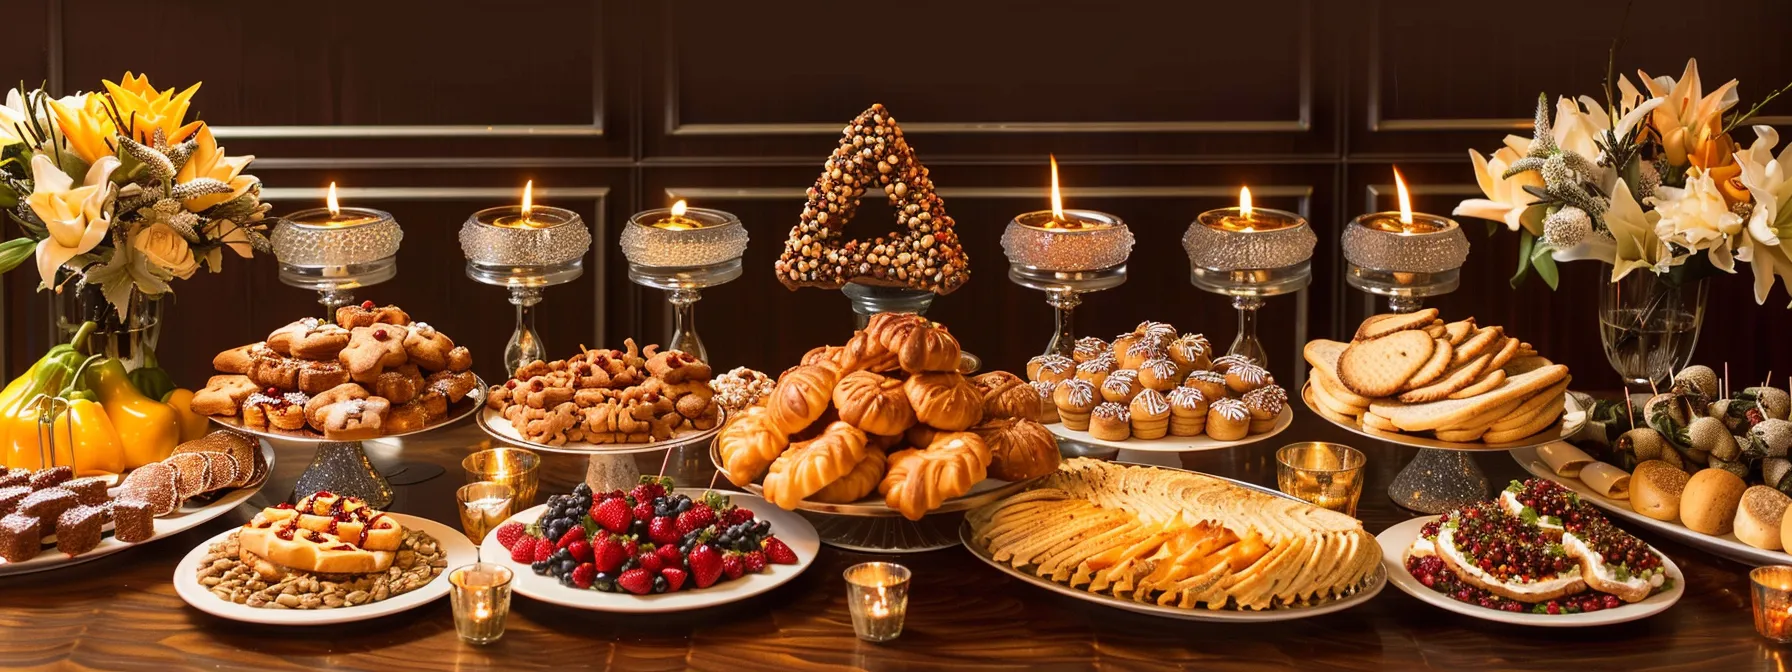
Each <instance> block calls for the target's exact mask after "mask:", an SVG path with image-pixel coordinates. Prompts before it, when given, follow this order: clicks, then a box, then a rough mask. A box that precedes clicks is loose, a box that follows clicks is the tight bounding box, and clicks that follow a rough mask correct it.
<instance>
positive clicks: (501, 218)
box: [460, 205, 591, 373]
mask: <svg viewBox="0 0 1792 672" xmlns="http://www.w3.org/2000/svg"><path fill="white" fill-rule="evenodd" d="M527 212H528V214H527V215H525V214H524V210H523V208H522V207H521V206H515V205H507V206H501V207H496V208H486V209H484V210H480V211H478V212H475V213H473V215H472V216H471V217H468V218H467V221H466V223H465V224H462V225H461V227H460V249H461V253H462V254H465V255H466V257H467V277H469V278H472V279H474V280H476V281H478V282H482V283H485V284H488V285H494V286H497V287H504V288H507V289H509V290H510V303H511V305H513V306H516V328H515V329H514V330H512V331H511V334H510V340H509V341H508V342H506V343H505V344H504V371H505V372H506V373H512V372H515V371H516V370H517V368H518V367H521V366H522V365H524V364H527V363H529V362H533V361H536V360H543V359H546V358H547V357H546V355H547V348H546V347H545V346H543V345H542V343H541V334H540V333H538V332H536V331H535V306H536V305H538V304H540V303H541V300H542V292H543V290H545V289H547V288H548V287H551V286H554V285H560V284H565V283H568V282H571V281H573V280H575V279H577V278H578V277H579V276H581V275H583V274H584V273H585V252H586V251H588V250H590V249H591V231H590V230H588V229H586V228H585V220H584V219H583V218H581V217H579V214H578V213H576V212H573V211H571V210H567V209H564V208H554V207H547V206H540V205H535V206H531V207H530V208H529V210H528V211H527Z"/></svg>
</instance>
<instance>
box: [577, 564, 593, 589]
mask: <svg viewBox="0 0 1792 672" xmlns="http://www.w3.org/2000/svg"><path fill="white" fill-rule="evenodd" d="M595 578H597V566H596V565H593V564H591V563H589V562H586V563H581V564H580V565H579V566H577V567H574V568H572V585H575V586H578V587H580V588H590V587H591V581H592V580H593V579H595Z"/></svg>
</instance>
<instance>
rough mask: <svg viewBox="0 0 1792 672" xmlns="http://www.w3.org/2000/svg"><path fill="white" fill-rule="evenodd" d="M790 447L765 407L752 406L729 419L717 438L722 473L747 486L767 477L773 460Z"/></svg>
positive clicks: (740, 484) (742, 485)
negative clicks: (768, 468) (761, 477)
mask: <svg viewBox="0 0 1792 672" xmlns="http://www.w3.org/2000/svg"><path fill="white" fill-rule="evenodd" d="M789 447H790V442H789V439H787V438H786V437H785V436H784V433H783V432H780V431H778V429H777V428H776V427H773V426H772V423H771V419H770V418H769V417H767V413H766V410H765V408H764V407H762V406H750V407H748V408H747V409H746V410H744V411H741V412H740V414H739V415H736V416H734V417H732V418H729V419H728V424H727V425H725V426H723V427H722V433H721V434H719V435H717V436H716V452H718V453H721V454H722V473H723V474H726V475H727V476H728V480H729V482H731V483H733V484H735V485H737V486H739V487H743V488H744V487H747V484H749V483H752V482H754V481H757V480H759V477H760V476H764V475H765V470H766V467H769V466H771V463H772V460H775V459H778V456H779V455H782V454H784V449H785V448H789Z"/></svg>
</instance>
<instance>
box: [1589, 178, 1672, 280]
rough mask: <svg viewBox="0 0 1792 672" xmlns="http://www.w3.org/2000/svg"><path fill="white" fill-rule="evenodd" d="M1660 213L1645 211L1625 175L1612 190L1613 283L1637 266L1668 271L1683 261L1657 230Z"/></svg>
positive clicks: (1608, 222)
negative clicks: (1631, 193) (1632, 194)
mask: <svg viewBox="0 0 1792 672" xmlns="http://www.w3.org/2000/svg"><path fill="white" fill-rule="evenodd" d="M1660 220H1661V213H1660V212H1656V211H1655V210H1650V211H1648V212H1644V211H1643V206H1642V205H1641V204H1639V203H1637V202H1636V199H1635V198H1633V197H1632V196H1631V195H1630V187H1629V186H1628V185H1626V184H1624V178H1618V186H1617V187H1615V188H1613V189H1612V205H1611V209H1610V210H1607V211H1606V212H1605V226H1606V228H1608V229H1610V230H1611V233H1612V239H1613V241H1614V242H1616V243H1617V251H1616V252H1615V253H1614V254H1613V256H1612V282H1617V281H1619V280H1621V279H1623V277H1624V276H1626V275H1630V272H1631V271H1633V270H1636V269H1639V268H1640V269H1643V270H1645V271H1649V272H1652V273H1660V272H1662V271H1666V270H1667V269H1668V267H1669V266H1673V265H1675V264H1677V263H1680V260H1678V259H1675V258H1674V256H1673V253H1672V252H1671V251H1670V250H1669V249H1668V244H1667V242H1666V241H1663V240H1662V239H1661V236H1658V235H1656V233H1655V224H1656V222H1658V221H1660Z"/></svg>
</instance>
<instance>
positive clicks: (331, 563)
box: [237, 492, 404, 581]
mask: <svg viewBox="0 0 1792 672" xmlns="http://www.w3.org/2000/svg"><path fill="white" fill-rule="evenodd" d="M403 540H404V526H403V525H400V524H399V523H398V521H396V520H393V519H392V518H391V517H389V516H387V515H386V514H385V513H382V512H380V511H377V510H375V509H373V508H372V507H369V506H367V505H366V503H364V502H362V501H361V500H358V499H355V498H353V497H342V496H339V495H334V494H330V493H327V492H319V493H315V494H312V495H307V496H306V497H304V498H302V499H300V500H299V501H298V503H297V504H294V505H293V506H291V507H287V506H279V507H271V508H267V509H262V511H261V512H260V513H258V514H256V515H255V518H254V519H253V520H251V521H249V523H248V524H247V525H244V526H243V529H242V530H241V531H239V532H238V533H237V543H238V544H239V546H240V547H241V553H242V560H243V562H244V563H246V564H248V565H250V566H251V567H254V568H255V570H256V572H257V573H258V574H260V575H261V576H262V578H263V579H264V580H268V581H275V580H279V579H280V578H283V577H284V576H286V575H287V574H288V573H290V572H294V571H297V572H306V573H311V574H331V575H341V574H369V573H373V572H383V571H386V568H388V567H391V566H392V560H393V558H394V557H395V556H396V555H397V552H398V547H399V544H400V543H402V542H403Z"/></svg>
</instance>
